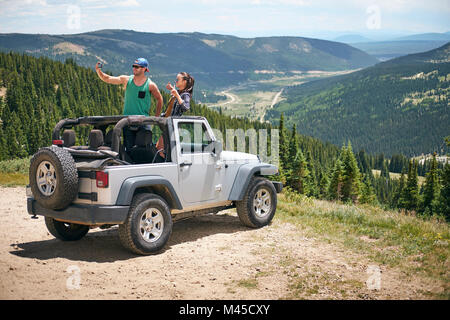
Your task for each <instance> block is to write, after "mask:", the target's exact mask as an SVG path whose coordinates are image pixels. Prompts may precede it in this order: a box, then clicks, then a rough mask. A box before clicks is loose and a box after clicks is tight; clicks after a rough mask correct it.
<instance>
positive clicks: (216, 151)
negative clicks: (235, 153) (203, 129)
mask: <svg viewBox="0 0 450 320" xmlns="http://www.w3.org/2000/svg"><path fill="white" fill-rule="evenodd" d="M211 144H212V149H211V154H212V155H213V156H214V157H220V154H221V153H222V151H223V145H222V141H213V142H212V143H211Z"/></svg>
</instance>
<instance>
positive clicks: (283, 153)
mask: <svg viewBox="0 0 450 320" xmlns="http://www.w3.org/2000/svg"><path fill="white" fill-rule="evenodd" d="M278 129H279V138H280V144H279V150H280V151H279V152H280V165H281V170H284V169H286V168H287V167H288V163H289V161H288V157H289V141H288V137H287V136H288V135H287V129H286V128H285V126H284V114H283V113H282V114H281V116H280V125H279V128H278Z"/></svg>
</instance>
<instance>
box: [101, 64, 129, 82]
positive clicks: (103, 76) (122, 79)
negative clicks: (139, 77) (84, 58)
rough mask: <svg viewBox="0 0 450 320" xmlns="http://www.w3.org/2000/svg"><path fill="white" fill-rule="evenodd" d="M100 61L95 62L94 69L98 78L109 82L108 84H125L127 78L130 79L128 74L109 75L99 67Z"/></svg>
mask: <svg viewBox="0 0 450 320" xmlns="http://www.w3.org/2000/svg"><path fill="white" fill-rule="evenodd" d="M99 65H100V62H97V64H96V65H95V71H96V72H97V74H98V76H99V78H100V79H101V80H102V81H104V82H106V83H110V84H125V85H126V84H127V82H128V80H129V79H130V77H129V76H118V77H113V76H110V75H109V74H106V73H104V72H103V71H102V70H101V69H100V67H99Z"/></svg>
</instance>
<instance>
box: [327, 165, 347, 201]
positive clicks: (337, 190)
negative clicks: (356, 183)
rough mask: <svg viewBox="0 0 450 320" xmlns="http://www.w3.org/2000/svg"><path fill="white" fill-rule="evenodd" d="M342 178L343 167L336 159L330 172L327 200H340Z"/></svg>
mask: <svg viewBox="0 0 450 320" xmlns="http://www.w3.org/2000/svg"><path fill="white" fill-rule="evenodd" d="M343 176H344V167H343V165H342V162H341V160H340V159H337V160H336V163H335V165H334V167H333V170H332V172H331V178H330V184H329V186H328V199H330V200H341V198H342V197H341V192H342V181H343Z"/></svg>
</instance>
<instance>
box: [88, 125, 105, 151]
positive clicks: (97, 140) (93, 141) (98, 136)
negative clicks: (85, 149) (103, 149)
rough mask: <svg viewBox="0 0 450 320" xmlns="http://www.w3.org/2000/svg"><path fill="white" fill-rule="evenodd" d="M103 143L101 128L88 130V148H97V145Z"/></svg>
mask: <svg viewBox="0 0 450 320" xmlns="http://www.w3.org/2000/svg"><path fill="white" fill-rule="evenodd" d="M102 145H103V132H102V130H97V129H94V130H91V132H89V148H90V149H97V148H98V147H100V146H102Z"/></svg>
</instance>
